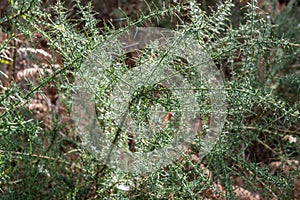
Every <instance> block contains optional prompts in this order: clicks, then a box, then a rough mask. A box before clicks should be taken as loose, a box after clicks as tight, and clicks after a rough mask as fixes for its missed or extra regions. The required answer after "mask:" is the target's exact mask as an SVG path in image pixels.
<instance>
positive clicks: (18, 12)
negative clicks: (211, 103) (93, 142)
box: [0, 0, 300, 199]
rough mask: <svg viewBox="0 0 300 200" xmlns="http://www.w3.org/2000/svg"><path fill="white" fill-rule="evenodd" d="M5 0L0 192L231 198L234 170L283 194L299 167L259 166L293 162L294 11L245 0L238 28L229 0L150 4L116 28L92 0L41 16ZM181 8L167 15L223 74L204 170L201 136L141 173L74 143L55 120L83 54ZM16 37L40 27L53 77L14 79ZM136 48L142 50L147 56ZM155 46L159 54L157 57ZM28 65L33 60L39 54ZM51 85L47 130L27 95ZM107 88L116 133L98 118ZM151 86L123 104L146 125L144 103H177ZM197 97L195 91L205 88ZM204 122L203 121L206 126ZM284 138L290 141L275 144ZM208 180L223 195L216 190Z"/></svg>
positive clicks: (11, 195)
mask: <svg viewBox="0 0 300 200" xmlns="http://www.w3.org/2000/svg"><path fill="white" fill-rule="evenodd" d="M9 2H10V5H11V6H10V9H9V11H8V13H7V16H5V17H4V18H1V19H0V29H2V32H4V33H6V34H7V37H6V38H5V39H3V41H1V42H2V43H1V45H0V56H1V57H0V67H2V66H6V67H7V70H6V71H4V70H3V71H2V68H0V70H1V71H0V72H1V73H0V76H1V81H2V77H5V76H7V77H10V78H11V80H10V81H9V82H6V83H5V84H4V82H5V80H6V79H3V80H4V81H2V85H1V86H0V89H1V90H0V91H1V93H0V107H1V108H0V199H172V198H173V199H199V198H200V199H201V198H204V197H205V194H206V195H208V193H210V192H211V191H213V193H215V194H216V195H219V196H221V197H222V196H224V197H225V198H226V199H234V198H236V197H235V192H234V188H233V186H236V183H235V178H236V177H239V178H240V179H241V180H242V182H243V184H242V187H244V188H246V189H248V190H250V191H254V192H257V193H259V194H260V196H261V197H263V198H264V199H271V198H273V197H275V198H277V199H291V198H292V195H293V190H294V185H293V181H294V177H295V176H299V174H297V170H291V171H290V172H289V173H274V172H273V171H272V170H271V169H270V168H269V167H268V165H269V164H270V163H271V162H272V161H274V160H276V161H282V162H286V161H288V160H299V141H300V138H299V128H300V127H299V124H300V117H299V108H300V107H299V92H300V78H299V73H300V70H299V57H300V51H299V46H300V44H298V42H299V34H297V33H299V24H297V23H299V21H298V20H297V19H298V18H299V16H297V13H300V12H299V7H297V6H294V7H288V9H286V10H284V11H283V12H282V13H281V14H279V15H278V16H271V17H266V16H264V15H261V14H260V13H259V12H258V8H257V7H256V4H255V1H251V2H248V3H247V5H245V6H244V7H243V8H242V10H243V13H244V14H241V15H240V16H239V18H241V19H242V20H239V21H240V23H239V24H238V25H236V24H234V23H236V19H235V18H233V17H232V12H233V11H234V9H235V6H236V5H235V4H233V3H232V1H230V0H226V1H220V2H219V3H218V4H217V6H216V7H215V8H213V10H211V11H210V12H207V11H204V10H202V9H201V7H200V6H199V4H198V3H197V2H196V1H188V3H177V4H175V5H172V4H171V3H169V4H164V5H163V6H161V4H159V3H158V4H150V3H149V4H148V6H147V8H148V10H147V11H145V12H142V13H140V15H139V17H138V19H137V20H135V21H131V20H130V17H129V16H128V17H126V20H127V25H126V26H124V27H122V26H120V28H116V27H118V25H115V26H114V25H108V24H109V23H108V22H103V21H101V20H99V19H96V17H95V16H96V12H94V11H93V8H92V4H91V3H87V4H85V5H82V4H81V3H80V1H79V0H76V1H74V2H73V8H72V9H73V10H69V9H67V8H66V7H65V6H64V4H63V3H62V2H61V1H58V2H57V3H56V4H55V5H53V6H51V7H50V9H49V10H50V11H51V12H45V9H44V8H43V1H40V0H31V1H22V0H15V1H9ZM205 2H206V1H205ZM291 5H292V4H291ZM297 11H298V12H297ZM74 13H75V14H74ZM182 13H185V16H184V18H183V17H182V18H180V19H177V20H178V26H176V27H173V28H174V29H176V30H177V31H179V32H182V33H186V34H192V35H193V37H194V38H195V40H197V42H199V44H201V45H202V46H203V48H204V49H205V51H206V52H207V53H208V54H209V55H210V56H211V57H212V58H213V60H214V61H215V63H216V65H217V67H218V68H219V70H220V71H221V72H222V74H223V75H224V86H225V89H226V92H227V103H228V109H227V119H226V123H225V126H224V128H223V130H222V137H221V139H220V140H219V141H218V143H217V145H216V146H215V147H214V149H213V151H212V152H211V153H209V154H208V155H207V156H206V157H205V158H204V159H203V160H202V161H201V162H202V163H203V165H205V168H206V169H209V170H210V173H212V174H213V176H212V177H210V176H207V174H205V168H203V167H202V165H200V163H199V162H194V161H193V156H195V155H197V153H199V151H200V150H201V137H200V136H199V137H197V138H195V141H194V142H193V143H192V145H191V150H190V151H187V152H185V153H184V154H183V155H182V156H181V158H179V159H178V160H176V161H174V162H173V163H172V164H169V165H168V166H165V167H163V168H160V169H157V170H156V171H153V172H151V173H149V174H142V175H137V174H132V173H126V172H122V171H119V170H116V169H110V168H108V167H107V166H105V165H103V163H101V162H99V161H97V159H95V158H94V157H93V156H92V155H91V154H90V153H89V152H88V151H86V150H85V149H84V148H83V147H82V146H81V145H80V142H81V141H80V139H79V138H78V135H76V134H75V131H74V129H75V127H73V124H72V121H71V120H69V121H67V122H65V121H64V119H63V116H68V112H69V111H70V108H71V103H70V102H71V97H72V92H73V90H75V88H74V87H72V84H73V83H74V74H75V73H76V72H78V71H79V70H80V67H81V65H82V63H83V61H84V60H85V59H86V58H87V56H88V55H89V54H90V52H91V51H92V50H94V49H95V48H96V47H97V46H99V45H102V44H103V43H104V42H106V41H107V40H108V39H109V38H111V37H114V36H116V35H118V34H120V33H122V32H124V31H126V30H128V29H130V28H131V27H136V26H141V25H143V24H147V22H148V23H149V22H151V23H152V22H153V21H156V22H164V23H165V21H164V20H166V19H168V17H173V16H174V15H175V16H177V17H178V16H181V14H182ZM292 13H293V14H292ZM294 13H296V16H295V15H294ZM162 16H164V17H165V18H164V17H162ZM234 17H236V16H234ZM178 18H179V17H178ZM160 20H161V21H160ZM151 23H150V24H151ZM164 23H160V24H161V25H163V24H164ZM99 24H104V26H103V27H99ZM158 24H159V23H158ZM0 33H1V32H0ZM20 34H22V35H23V36H24V38H25V39H24V40H26V41H28V42H27V45H29V46H32V47H34V46H35V45H36V41H35V38H36V34H39V35H40V37H41V38H42V39H43V40H45V41H46V43H47V49H48V50H49V51H51V52H53V55H55V56H57V59H52V60H51V59H49V60H47V64H49V66H50V69H51V70H52V73H50V74H49V75H48V76H45V77H37V78H36V79H35V80H34V81H32V82H29V83H28V84H27V85H26V89H24V84H23V83H22V82H17V81H14V80H15V79H17V78H16V76H14V75H13V74H14V73H16V70H17V66H15V64H13V63H14V62H16V59H17V58H16V57H13V56H12V55H14V54H16V52H15V53H12V54H11V56H9V55H8V53H7V52H13V51H12V49H14V48H15V49H18V48H19V47H21V46H22V45H25V43H26V42H25V41H22V42H24V44H22V43H21V44H18V45H17V43H16V41H18V42H19V43H20V40H19V38H18V37H19V35H20ZM145 54H146V55H144V57H142V58H144V59H145V60H147V59H151V56H149V55H148V54H147V53H145ZM158 54H159V55H158V56H157V57H158V58H160V57H163V56H164V55H163V53H161V52H158ZM147 56H148V57H147ZM32 62H33V63H35V64H37V65H38V66H39V67H40V68H42V64H41V63H39V60H38V59H36V60H33V61H32ZM57 63H59V64H60V67H58V68H57V67H55V64H57ZM174 63H176V62H175V61H174ZM176 67H177V68H176ZM175 68H176V69H177V70H178V71H181V73H182V74H184V76H185V77H189V75H190V74H191V72H189V71H188V70H187V69H186V68H183V67H182V66H179V65H178V66H175ZM111 70H112V71H113V73H112V72H107V73H111V74H114V73H124V72H123V71H122V70H127V69H124V68H122V69H121V70H120V69H119V71H117V69H114V68H112V69H111ZM113 78H114V77H113V75H112V79H113ZM101 81H102V80H100V82H101ZM111 83H114V82H113V81H112V82H111ZM100 85H101V84H100ZM50 86H53V87H55V88H56V89H57V90H58V91H59V95H60V102H59V104H61V105H63V107H64V108H65V110H66V112H64V113H63V114H60V113H59V111H57V110H55V109H49V111H48V113H47V116H50V118H49V119H50V121H51V123H50V124H51V125H49V126H47V123H44V122H45V120H46V121H47V119H46V118H43V119H38V120H37V119H36V115H35V113H32V111H31V110H30V109H29V105H30V102H31V101H32V100H33V99H34V95H36V94H38V93H40V92H43V91H44V90H43V88H45V87H50ZM110 87H113V86H107V88H99V91H97V94H98V97H99V99H96V100H97V101H98V102H97V103H98V104H97V106H98V107H97V109H98V110H97V111H98V118H99V122H101V123H102V125H104V127H105V128H107V131H108V132H109V133H110V134H115V127H114V124H113V122H111V121H109V120H110V119H107V118H101V117H103V115H104V113H105V112H108V110H107V109H106V107H105V106H107V105H109V103H110V102H108V100H107V99H105V98H104V94H105V92H107V90H110V89H111V88H110ZM155 87H159V86H157V85H156V86H154V88H155ZM198 87H200V86H199V85H198ZM152 89H153V88H150V89H149V88H144V90H141V91H138V92H139V94H136V96H137V97H139V98H133V99H134V100H133V101H134V102H133V103H134V104H135V105H136V104H141V105H142V106H144V108H145V109H144V110H143V111H141V110H142V109H141V110H138V109H137V108H136V107H134V106H132V107H130V109H133V112H135V111H137V110H138V111H139V112H137V113H136V114H135V116H136V120H137V121H139V120H140V122H141V123H145V121H147V117H148V116H147V111H148V110H149V108H148V107H147V104H151V103H153V102H154V103H158V104H161V105H162V107H165V109H166V110H167V111H169V110H170V111H172V110H174V109H180V108H177V107H176V106H175V105H176V102H175V101H176V99H175V100H174V99H172V98H170V97H169V96H171V95H169V93H168V92H169V91H167V92H166V91H165V90H164V92H165V93H164V96H162V97H160V98H155V99H151V98H150V97H151V92H152V91H151V90H152ZM156 89H157V88H156ZM197 95H198V96H199V99H201V98H203V99H205V97H207V92H205V91H204V92H199V93H198V94H197ZM199 101H200V100H199ZM55 105H58V103H56V104H55ZM179 117H180V116H178V118H179ZM208 118H209V117H208V116H204V117H203V120H204V121H206V122H204V125H206V124H205V123H207V121H208ZM48 124H49V123H48ZM174 126H175V127H176V124H174ZM170 129H171V128H170ZM170 132H172V131H166V132H163V133H162V134H160V137H158V138H150V139H149V138H148V140H147V141H144V140H143V141H144V142H145V145H142V144H141V143H139V144H138V145H137V150H140V151H142V152H143V151H145V152H146V151H151V150H152V149H153V148H156V147H161V146H163V145H166V144H168V143H169V142H171V140H172V135H171V134H170ZM286 135H289V136H292V137H294V138H296V139H297V141H296V142H288V141H286V140H282V138H284V137H285V136H286ZM121 139H122V138H121ZM124 141H126V138H125V139H124V138H123V142H124ZM141 141H142V140H141ZM149 143H151V144H149ZM217 184H221V185H222V186H223V188H224V190H225V192H221V191H220V190H218V189H217V186H216V185H217ZM120 185H125V186H129V188H130V189H129V191H127V190H126V189H123V190H122V189H119V188H120Z"/></svg>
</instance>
